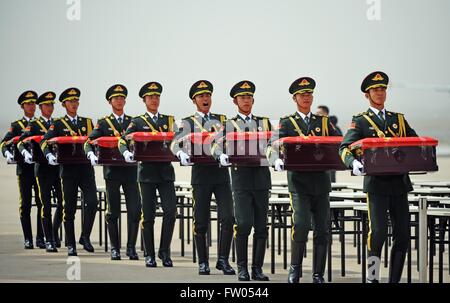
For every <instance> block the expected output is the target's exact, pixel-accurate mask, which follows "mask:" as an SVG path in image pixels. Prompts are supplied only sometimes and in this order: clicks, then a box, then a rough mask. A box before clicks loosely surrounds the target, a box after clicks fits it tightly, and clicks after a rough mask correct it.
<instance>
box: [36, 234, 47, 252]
mask: <svg viewBox="0 0 450 303" xmlns="http://www.w3.org/2000/svg"><path fill="white" fill-rule="evenodd" d="M36 246H37V247H39V248H40V249H45V248H46V246H45V240H44V237H42V238H37V237H36Z"/></svg>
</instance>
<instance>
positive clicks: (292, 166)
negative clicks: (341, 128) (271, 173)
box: [273, 136, 347, 171]
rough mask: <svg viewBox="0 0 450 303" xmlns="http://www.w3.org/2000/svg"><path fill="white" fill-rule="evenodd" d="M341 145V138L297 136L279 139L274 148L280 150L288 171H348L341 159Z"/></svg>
mask: <svg viewBox="0 0 450 303" xmlns="http://www.w3.org/2000/svg"><path fill="white" fill-rule="evenodd" d="M341 143H342V137H340V136H329V137H326V136H323V137H322V136H297V137H284V138H281V139H278V140H277V141H275V142H274V143H273V147H274V148H279V151H280V158H281V159H282V160H283V161H284V167H285V169H286V170H295V171H327V170H346V169H347V167H346V166H345V165H344V164H343V163H342V160H341V158H340V157H339V146H340V145H341Z"/></svg>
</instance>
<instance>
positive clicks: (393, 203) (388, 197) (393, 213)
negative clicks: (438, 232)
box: [339, 109, 417, 260]
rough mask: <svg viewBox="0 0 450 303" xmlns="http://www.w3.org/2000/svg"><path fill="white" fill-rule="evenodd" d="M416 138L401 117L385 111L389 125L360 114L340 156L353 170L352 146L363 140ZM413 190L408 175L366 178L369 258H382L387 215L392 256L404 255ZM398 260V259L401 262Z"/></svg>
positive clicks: (349, 132) (346, 137) (354, 121)
mask: <svg viewBox="0 0 450 303" xmlns="http://www.w3.org/2000/svg"><path fill="white" fill-rule="evenodd" d="M380 136H385V137H415V136H417V134H416V132H415V131H414V130H413V129H412V128H411V127H410V126H409V124H408V122H407V121H406V120H405V118H404V115H403V114H401V113H394V112H391V111H385V121H384V122H382V121H381V119H380V118H378V116H377V115H376V114H375V113H374V112H373V111H372V109H368V110H367V111H365V112H363V113H360V114H358V115H356V116H354V117H353V119H352V123H351V126H350V128H349V130H348V131H347V133H346V135H345V137H344V140H343V142H342V144H341V147H340V149H339V153H340V156H341V158H342V160H343V162H344V163H345V165H346V166H347V167H349V168H352V164H353V160H354V159H355V157H354V156H353V154H352V153H351V152H350V149H349V145H350V144H352V143H353V142H355V141H358V140H360V139H363V138H377V137H380ZM411 190H412V186H411V181H410V179H409V175H408V174H400V175H382V176H364V192H366V193H367V204H368V208H369V222H370V224H369V227H370V230H369V234H368V239H367V246H368V250H369V256H377V257H380V256H381V249H382V247H383V243H384V241H385V239H386V236H387V219H388V218H387V212H388V210H389V213H390V218H391V220H392V223H393V224H392V227H393V236H394V243H393V246H392V253H391V254H392V256H395V254H396V253H399V254H401V255H403V257H402V258H403V260H404V254H405V253H406V251H407V249H408V242H409V206H408V192H409V191H411ZM397 259H398V258H397Z"/></svg>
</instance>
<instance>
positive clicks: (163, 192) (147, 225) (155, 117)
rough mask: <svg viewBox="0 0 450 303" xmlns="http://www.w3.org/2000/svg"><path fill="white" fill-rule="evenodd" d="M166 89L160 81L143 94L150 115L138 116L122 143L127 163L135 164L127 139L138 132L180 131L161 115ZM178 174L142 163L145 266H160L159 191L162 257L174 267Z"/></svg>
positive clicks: (165, 165)
mask: <svg viewBox="0 0 450 303" xmlns="http://www.w3.org/2000/svg"><path fill="white" fill-rule="evenodd" d="M161 92H162V86H161V84H159V83H158V82H149V83H147V84H145V85H144V86H143V87H142V88H141V90H140V91H139V96H140V97H141V98H142V99H143V102H144V104H145V106H146V109H147V112H146V113H145V114H143V115H141V116H137V117H134V118H133V119H132V120H131V123H130V125H128V128H127V129H126V131H125V134H124V135H123V136H122V138H121V139H120V140H119V149H120V152H121V153H122V154H123V157H124V158H125V161H127V162H133V161H134V158H133V154H132V153H131V152H130V151H129V150H128V142H127V141H126V136H127V135H128V134H131V133H134V132H173V131H176V125H175V123H174V121H175V119H174V117H173V116H169V115H163V114H160V113H159V112H158V108H159V103H160V96H161ZM174 181H175V171H174V169H173V166H172V163H170V162H139V163H138V182H139V190H140V193H141V200H142V215H141V229H142V233H143V237H144V254H145V266H147V267H156V266H157V263H156V260H155V240H154V223H155V212H156V202H157V196H156V190H158V192H159V195H160V197H161V204H162V209H163V212H164V215H163V222H162V228H161V242H160V245H159V251H158V257H159V258H160V259H161V260H162V263H163V266H164V267H172V266H173V263H172V259H171V258H170V243H171V241H172V234H173V229H174V226H175V219H176V211H177V209H176V202H177V198H176V195H175V186H174Z"/></svg>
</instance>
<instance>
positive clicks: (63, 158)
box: [47, 136, 90, 164]
mask: <svg viewBox="0 0 450 303" xmlns="http://www.w3.org/2000/svg"><path fill="white" fill-rule="evenodd" d="M86 140H88V137H87V136H73V137H71V136H67V137H56V138H52V139H49V140H48V141H47V144H48V145H49V147H50V148H51V150H52V153H53V154H54V155H55V157H56V159H57V162H58V163H60V164H89V163H90V162H89V160H88V159H87V158H86V154H85V153H84V149H83V145H84V143H85V142H86Z"/></svg>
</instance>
